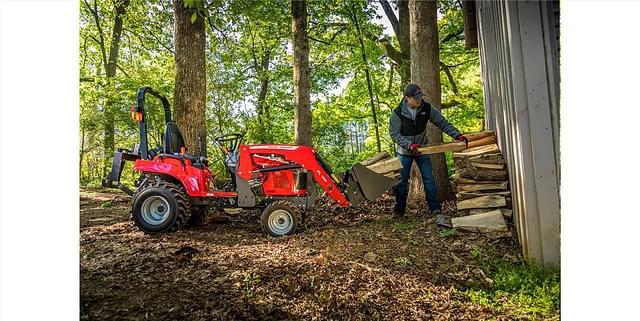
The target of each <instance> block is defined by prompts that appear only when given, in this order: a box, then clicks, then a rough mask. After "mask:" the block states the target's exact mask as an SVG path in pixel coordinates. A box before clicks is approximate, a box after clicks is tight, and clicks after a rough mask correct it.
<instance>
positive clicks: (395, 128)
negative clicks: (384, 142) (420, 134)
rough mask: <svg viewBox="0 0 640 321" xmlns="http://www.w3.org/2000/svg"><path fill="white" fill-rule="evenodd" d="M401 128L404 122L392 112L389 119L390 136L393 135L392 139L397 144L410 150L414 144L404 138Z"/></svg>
mask: <svg viewBox="0 0 640 321" xmlns="http://www.w3.org/2000/svg"><path fill="white" fill-rule="evenodd" d="M401 126H402V121H401V120H400V117H398V115H396V113H394V112H391V117H390V118H389V135H391V139H393V141H394V142H395V143H396V144H398V145H400V146H402V147H404V148H406V149H409V146H410V145H411V144H412V143H413V142H412V141H410V140H409V139H408V138H406V137H404V136H402V134H401V133H400V127H401Z"/></svg>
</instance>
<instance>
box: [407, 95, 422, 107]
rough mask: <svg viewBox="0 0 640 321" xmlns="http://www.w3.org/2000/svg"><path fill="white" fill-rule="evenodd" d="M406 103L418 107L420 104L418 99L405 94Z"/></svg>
mask: <svg viewBox="0 0 640 321" xmlns="http://www.w3.org/2000/svg"><path fill="white" fill-rule="evenodd" d="M407 104H408V105H409V107H411V108H418V107H420V105H421V104H422V102H421V101H420V99H413V97H410V96H407Z"/></svg>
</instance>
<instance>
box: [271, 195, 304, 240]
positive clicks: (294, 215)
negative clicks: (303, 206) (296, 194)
mask: <svg viewBox="0 0 640 321" xmlns="http://www.w3.org/2000/svg"><path fill="white" fill-rule="evenodd" d="M261 222H262V229H263V230H264V231H265V232H267V233H268V234H269V235H271V236H283V235H291V234H294V233H296V231H297V230H298V229H299V228H301V227H302V218H301V215H300V210H299V209H298V207H297V206H295V205H293V204H291V203H290V202H287V201H275V202H273V203H271V204H269V206H267V208H265V209H264V211H263V212H262V217H261Z"/></svg>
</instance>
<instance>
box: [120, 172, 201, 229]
mask: <svg viewBox="0 0 640 321" xmlns="http://www.w3.org/2000/svg"><path fill="white" fill-rule="evenodd" d="M190 212H191V211H190V205H189V198H188V197H187V195H186V193H185V192H184V191H183V190H182V188H180V187H179V186H178V185H176V184H173V183H170V182H166V181H163V180H161V179H159V178H155V179H153V180H149V181H148V182H147V183H146V184H144V185H143V186H140V187H138V189H137V190H136V192H135V194H134V195H133V207H132V211H131V216H132V218H133V222H134V223H135V224H136V226H137V227H138V228H139V229H140V230H142V231H143V232H145V233H148V234H157V233H164V232H172V231H176V230H178V229H180V227H182V225H183V224H184V223H186V221H187V219H188V217H189V215H190Z"/></svg>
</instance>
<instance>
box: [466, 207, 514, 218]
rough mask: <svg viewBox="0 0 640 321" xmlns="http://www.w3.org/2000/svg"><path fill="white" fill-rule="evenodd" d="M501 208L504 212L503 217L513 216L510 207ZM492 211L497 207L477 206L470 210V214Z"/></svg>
mask: <svg viewBox="0 0 640 321" xmlns="http://www.w3.org/2000/svg"><path fill="white" fill-rule="evenodd" d="M499 210H500V212H501V213H502V216H503V217H507V218H511V217H513V211H512V210H510V209H508V208H500V209H499ZM491 211H495V209H486V208H476V209H472V210H469V215H476V214H484V213H489V212H491Z"/></svg>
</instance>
